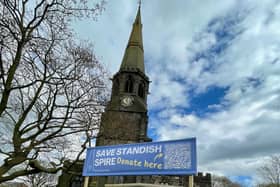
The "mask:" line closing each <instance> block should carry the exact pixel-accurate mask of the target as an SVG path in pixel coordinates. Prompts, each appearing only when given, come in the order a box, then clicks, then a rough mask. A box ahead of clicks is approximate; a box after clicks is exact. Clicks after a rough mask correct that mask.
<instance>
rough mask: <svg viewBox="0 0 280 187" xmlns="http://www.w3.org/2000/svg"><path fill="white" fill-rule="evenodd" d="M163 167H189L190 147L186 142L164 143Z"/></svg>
mask: <svg viewBox="0 0 280 187" xmlns="http://www.w3.org/2000/svg"><path fill="white" fill-rule="evenodd" d="M164 148H165V155H164V169H189V168H190V167H191V151H190V150H191V148H190V145H187V144H170V145H168V144H167V145H165V147H164Z"/></svg>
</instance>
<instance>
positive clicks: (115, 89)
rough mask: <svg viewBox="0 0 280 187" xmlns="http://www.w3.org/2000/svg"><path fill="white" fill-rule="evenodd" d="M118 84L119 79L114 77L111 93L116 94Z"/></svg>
mask: <svg viewBox="0 0 280 187" xmlns="http://www.w3.org/2000/svg"><path fill="white" fill-rule="evenodd" d="M119 86H120V82H119V79H116V80H115V81H114V82H113V95H118V93H119Z"/></svg>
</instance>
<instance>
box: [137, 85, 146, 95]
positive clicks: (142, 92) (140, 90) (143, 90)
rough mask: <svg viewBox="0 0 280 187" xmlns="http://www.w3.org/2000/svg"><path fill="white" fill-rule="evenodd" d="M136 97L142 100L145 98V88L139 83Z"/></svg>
mask: <svg viewBox="0 0 280 187" xmlns="http://www.w3.org/2000/svg"><path fill="white" fill-rule="evenodd" d="M138 96H139V97H142V98H144V96H145V86H144V83H142V82H141V83H140V84H139V86H138Z"/></svg>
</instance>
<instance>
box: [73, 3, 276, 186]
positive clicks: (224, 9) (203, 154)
mask: <svg viewBox="0 0 280 187" xmlns="http://www.w3.org/2000/svg"><path fill="white" fill-rule="evenodd" d="M105 8H106V10H105V12H103V14H102V15H101V16H100V17H99V18H98V21H97V22H94V21H92V20H86V21H83V22H76V23H75V29H76V32H77V34H78V37H79V38H80V39H83V40H90V41H92V42H93V43H94V45H95V50H96V54H97V56H98V57H99V59H100V60H101V61H102V62H103V63H104V64H105V66H106V67H107V68H108V69H109V71H110V72H111V74H112V75H113V74H114V73H115V72H117V71H118V69H119V66H120V63H121V60H122V57H123V54H124V49H125V46H126V43H127V41H128V37H129V33H130V31H131V27H132V23H133V20H134V18H135V15H136V10H137V1H136V0H134V1H131V0H130V1H128V0H118V1H113V0H108V1H107V4H106V7H105ZM279 20H280V1H279V0H265V1H261V0H260V1H256V0H227V1H224V0H188V1H186V0H176V1H168V0H149V1H143V3H142V23H143V39H144V50H145V66H146V74H147V75H148V76H149V77H150V80H151V81H152V83H151V85H150V86H151V87H150V92H151V94H150V95H149V97H148V107H149V134H150V135H151V136H152V137H153V138H154V140H171V139H180V138H187V137H197V139H198V155H199V158H198V159H199V170H200V171H204V172H206V171H207V172H212V173H215V174H219V175H226V176H231V178H232V179H235V180H238V181H244V183H246V186H250V185H251V184H249V183H252V182H256V179H257V173H256V169H257V168H258V167H259V166H260V165H261V163H262V160H263V159H265V158H266V157H268V156H270V155H272V154H279V153H280V149H279V142H280V136H279V135H278V133H279V132H280V110H279V109H280V84H279V82H280V61H279V59H280V53H279V51H280V29H279V28H280V22H279Z"/></svg>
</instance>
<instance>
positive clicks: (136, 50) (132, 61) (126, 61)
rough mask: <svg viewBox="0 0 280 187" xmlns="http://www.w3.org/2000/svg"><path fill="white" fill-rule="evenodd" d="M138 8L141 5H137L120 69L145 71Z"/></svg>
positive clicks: (139, 11)
mask: <svg viewBox="0 0 280 187" xmlns="http://www.w3.org/2000/svg"><path fill="white" fill-rule="evenodd" d="M140 9H141V6H140V5H139V7H138V12H137V15H136V18H135V21H134V23H133V27H132V31H131V33H130V37H129V40H128V44H127V47H126V50H125V53H124V57H123V60H122V64H121V67H120V70H129V69H137V70H139V71H141V72H142V73H145V67H144V49H143V39H142V23H141V10H140Z"/></svg>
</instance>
